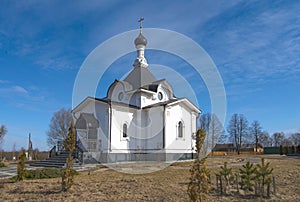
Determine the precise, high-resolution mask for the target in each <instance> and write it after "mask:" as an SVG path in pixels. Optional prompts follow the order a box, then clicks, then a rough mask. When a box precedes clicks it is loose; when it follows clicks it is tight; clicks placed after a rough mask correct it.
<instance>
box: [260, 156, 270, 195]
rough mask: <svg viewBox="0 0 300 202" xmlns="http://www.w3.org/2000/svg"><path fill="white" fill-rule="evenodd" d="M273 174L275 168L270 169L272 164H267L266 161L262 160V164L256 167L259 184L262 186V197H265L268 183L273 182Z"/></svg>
mask: <svg viewBox="0 0 300 202" xmlns="http://www.w3.org/2000/svg"><path fill="white" fill-rule="evenodd" d="M272 172H273V168H270V162H268V163H265V159H264V158H262V159H261V164H257V165H256V178H257V179H258V183H259V184H260V185H261V186H260V187H261V191H260V194H261V196H264V187H265V185H267V183H271V182H272V178H271V174H272Z"/></svg>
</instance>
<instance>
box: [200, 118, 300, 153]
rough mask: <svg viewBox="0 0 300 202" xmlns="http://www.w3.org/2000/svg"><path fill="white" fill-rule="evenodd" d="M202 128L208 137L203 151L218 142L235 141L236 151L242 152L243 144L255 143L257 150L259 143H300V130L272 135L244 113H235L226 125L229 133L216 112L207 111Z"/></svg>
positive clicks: (269, 145) (266, 145) (202, 121)
mask: <svg viewBox="0 0 300 202" xmlns="http://www.w3.org/2000/svg"><path fill="white" fill-rule="evenodd" d="M199 122H200V124H199V125H200V128H201V129H204V130H205V131H206V134H207V136H206V139H205V141H204V145H203V152H205V153H206V152H208V151H209V150H211V149H212V148H213V147H214V145H215V144H216V143H233V144H234V146H235V149H236V151H237V152H238V154H240V151H241V147H242V145H243V144H254V145H255V148H256V151H258V147H259V145H261V146H263V147H271V146H276V147H279V146H280V145H284V146H292V145H300V132H296V133H292V134H289V135H286V134H285V133H283V132H275V133H273V134H272V135H270V134H269V133H268V132H267V131H266V130H263V127H262V126H261V124H260V122H259V121H258V120H254V121H253V122H252V123H251V124H249V122H248V120H247V118H246V116H245V115H243V114H237V113H235V114H233V115H232V116H231V118H230V120H229V122H228V125H227V127H226V131H227V133H225V130H224V128H225V127H223V126H222V124H221V122H220V121H219V119H218V117H217V116H216V115H215V114H210V113H206V114H203V115H201V116H200V119H199Z"/></svg>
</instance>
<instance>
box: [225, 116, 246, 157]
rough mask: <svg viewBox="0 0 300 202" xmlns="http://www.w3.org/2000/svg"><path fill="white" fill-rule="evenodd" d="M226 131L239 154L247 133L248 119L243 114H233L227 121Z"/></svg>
mask: <svg viewBox="0 0 300 202" xmlns="http://www.w3.org/2000/svg"><path fill="white" fill-rule="evenodd" d="M227 132H228V133H229V138H230V140H231V141H233V143H234V145H235V147H236V150H237V153H238V155H239V154H240V150H241V146H242V144H243V143H244V141H245V140H246V138H247V135H248V121H247V119H246V117H245V116H244V115H243V114H233V115H232V117H231V119H230V121H229V125H228V127H227Z"/></svg>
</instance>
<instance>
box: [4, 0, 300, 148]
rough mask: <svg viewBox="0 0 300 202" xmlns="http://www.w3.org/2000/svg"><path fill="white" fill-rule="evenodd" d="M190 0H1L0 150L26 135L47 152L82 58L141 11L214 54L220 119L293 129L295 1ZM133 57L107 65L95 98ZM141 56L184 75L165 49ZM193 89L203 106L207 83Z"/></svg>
mask: <svg viewBox="0 0 300 202" xmlns="http://www.w3.org/2000/svg"><path fill="white" fill-rule="evenodd" d="M188 2H189V3H186V1H174V0H172V1H63V2H62V1H55V0H52V1H4V0H0V70H1V73H0V124H5V125H6V126H7V129H8V134H7V135H6V137H5V141H4V143H3V144H2V147H3V148H4V149H5V150H11V149H12V147H13V144H14V143H15V144H16V146H17V148H20V147H22V146H23V147H27V138H28V133H29V132H30V133H31V134H32V140H33V144H34V145H33V146H34V147H38V148H40V150H47V149H48V147H47V144H46V131H47V130H48V125H49V123H50V119H51V117H52V115H53V113H54V112H55V111H57V110H59V109H60V108H62V107H65V108H69V107H71V105H72V90H73V84H74V81H75V78H76V75H77V73H78V71H79V69H80V67H81V65H82V63H83V61H84V60H85V58H86V57H87V56H88V54H89V53H90V52H91V51H92V50H93V49H94V48H96V47H97V46H98V45H99V44H101V43H102V42H104V41H105V40H107V39H109V38H110V37H113V36H114V35H116V34H120V33H122V32H125V31H129V30H133V29H137V28H138V23H137V20H138V19H139V18H140V17H141V16H142V17H144V18H145V21H144V23H143V25H144V27H145V28H163V29H170V30H173V31H176V32H179V33H182V34H184V35H186V36H188V37H190V38H191V39H193V40H194V41H196V42H197V43H198V44H200V45H201V46H202V47H203V48H204V49H205V50H206V52H207V53H208V54H209V55H210V56H211V58H212V59H213V61H214V62H215V64H216V66H217V68H218V70H219V72H220V74H221V76H222V79H223V82H224V86H225V90H226V95H227V119H226V123H227V122H228V120H229V118H230V116H231V115H232V114H233V113H243V114H244V115H245V116H246V117H247V118H248V121H249V122H252V121H253V120H259V121H260V123H261V125H262V127H263V129H264V130H266V131H268V132H269V133H273V132H277V131H284V132H293V131H299V130H300V115H299V114H300V107H299V100H300V93H299V90H300V57H299V55H300V2H299V1H268V0H266V1H227V0H224V1H188ZM133 40H134V39H132V41H133ZM149 40H150V39H148V41H149ZM134 58H135V53H132V54H128V55H126V56H124V57H122V58H120V59H119V60H118V61H116V62H115V63H114V64H113V65H112V67H111V68H110V69H109V70H108V71H107V72H106V73H105V76H104V77H103V79H101V81H100V83H99V86H98V91H97V96H99V97H102V96H104V95H105V94H106V89H107V87H108V86H109V85H110V83H111V82H113V81H114V79H120V78H121V77H122V76H123V75H124V74H125V73H126V72H128V71H130V70H131V68H132V63H133V61H134ZM146 58H147V60H148V63H153V64H161V65H165V66H168V67H173V68H174V69H175V70H177V71H179V72H180V73H182V74H183V75H186V76H187V77H188V73H189V71H187V70H183V69H185V66H186V64H184V61H182V60H180V59H178V58H176V57H174V56H172V55H170V54H167V53H163V52H155V51H148V52H147V51H146ZM190 73H191V74H193V72H190ZM191 85H192V87H193V89H194V91H195V92H196V96H197V99H198V100H199V105H200V106H199V107H200V108H201V109H202V111H203V112H204V113H205V112H208V111H210V99H209V94H208V92H207V89H206V87H205V84H204V83H203V82H198V83H195V82H194V83H193V82H191ZM176 93H177V94H176ZM175 94H176V95H181V92H176V89H175Z"/></svg>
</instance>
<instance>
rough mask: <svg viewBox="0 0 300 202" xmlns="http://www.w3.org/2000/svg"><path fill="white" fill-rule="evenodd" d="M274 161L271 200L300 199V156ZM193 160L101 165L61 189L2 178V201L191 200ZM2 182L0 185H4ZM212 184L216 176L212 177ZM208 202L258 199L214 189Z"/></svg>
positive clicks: (239, 160) (54, 183)
mask: <svg viewBox="0 0 300 202" xmlns="http://www.w3.org/2000/svg"><path fill="white" fill-rule="evenodd" d="M261 157H262V156H226V157H213V158H209V159H208V167H209V168H210V170H211V172H212V176H213V177H214V173H215V172H216V171H217V170H218V169H219V167H220V165H222V164H223V162H225V161H227V162H228V163H229V165H230V166H233V167H234V168H236V169H237V168H238V167H239V166H240V165H241V164H243V163H245V162H246V161H247V160H250V161H252V162H259V161H260V158H261ZM264 158H265V159H266V160H267V161H270V162H271V166H272V167H273V168H274V175H275V176H276V181H277V186H278V194H277V196H272V198H271V200H270V201H300V186H299V184H300V159H299V158H290V157H284V156H277V155H269V156H264ZM190 165H191V163H190V162H183V163H175V164H173V165H172V166H169V167H167V168H166V169H164V170H160V171H157V172H153V173H149V174H139V175H131V174H125V173H120V172H116V171H114V170H110V169H107V168H103V167H100V168H98V169H94V170H93V171H91V172H83V173H80V175H78V176H75V184H74V186H73V187H72V188H71V189H70V190H69V191H68V192H67V193H64V192H61V191H60V190H61V179H59V178H56V179H43V180H26V181H23V182H16V183H13V182H10V180H2V182H1V183H2V185H3V186H0V201H188V195H187V185H188V182H189V176H190V173H189V168H190ZM1 183H0V184H1ZM212 183H213V186H215V185H214V178H213V181H212ZM209 201H259V200H258V199H257V198H253V196H248V195H244V194H242V195H241V194H239V195H237V194H234V193H231V194H229V195H228V196H219V195H218V194H217V193H215V192H212V193H211V195H210V197H209Z"/></svg>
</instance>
